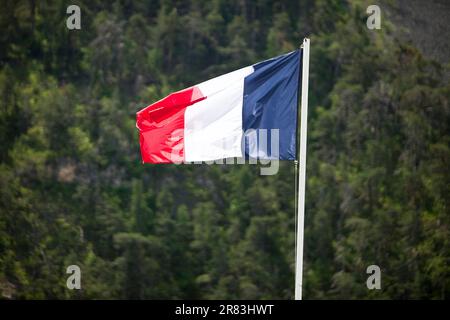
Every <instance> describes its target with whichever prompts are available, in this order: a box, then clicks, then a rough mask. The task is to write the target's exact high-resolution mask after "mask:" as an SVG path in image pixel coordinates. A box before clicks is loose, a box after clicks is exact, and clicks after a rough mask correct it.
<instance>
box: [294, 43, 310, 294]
mask: <svg viewBox="0 0 450 320" xmlns="http://www.w3.org/2000/svg"><path fill="white" fill-rule="evenodd" d="M302 48H303V54H302V98H301V111H300V155H299V170H298V196H297V199H298V205H297V246H296V260H295V261H296V265H295V300H302V280H303V234H304V222H305V221H304V220H305V180H306V134H307V122H308V121H307V119H308V80H309V39H308V38H305V39H304V40H303V44H302Z"/></svg>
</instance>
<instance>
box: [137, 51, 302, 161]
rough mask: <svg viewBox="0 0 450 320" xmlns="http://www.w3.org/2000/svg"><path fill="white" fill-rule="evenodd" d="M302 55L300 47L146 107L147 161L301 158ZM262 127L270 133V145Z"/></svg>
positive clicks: (142, 125) (141, 119)
mask: <svg viewBox="0 0 450 320" xmlns="http://www.w3.org/2000/svg"><path fill="white" fill-rule="evenodd" d="M300 57H301V50H295V51H293V52H290V53H287V54H284V55H281V56H278V57H275V58H272V59H269V60H266V61H263V62H260V63H257V64H255V65H252V66H248V67H244V68H242V69H238V70H236V71H233V72H230V73H227V74H224V75H221V76H219V77H216V78H213V79H211V80H208V81H205V82H202V83H200V84H197V85H195V86H192V87H190V88H187V89H184V90H181V91H177V92H174V93H171V94H169V95H168V96H167V97H165V98H163V99H162V100H159V101H157V102H155V103H153V104H151V105H149V106H147V107H146V108H144V109H142V110H140V111H139V112H138V113H137V115H136V127H137V128H138V130H139V139H140V147H141V155H142V162H143V163H181V162H193V161H212V160H218V159H225V158H233V157H238V158H240V157H252V158H259V159H280V160H294V159H296V154H297V153H296V136H297V134H296V131H297V105H298V98H297V97H298V87H299V83H298V82H299V72H300V71H299V69H300ZM261 129H265V130H261ZM270 130H272V131H270ZM259 131H260V132H266V136H267V141H265V142H264V143H261V137H264V135H261V134H258V132H259ZM271 132H277V134H276V135H271V134H270V133H271ZM274 137H276V138H274ZM271 139H272V140H274V139H276V140H277V141H272V140H271ZM273 142H274V143H278V145H277V150H276V152H274V151H275V150H274V148H273V147H272V143H273ZM268 145H269V146H270V147H269V146H268Z"/></svg>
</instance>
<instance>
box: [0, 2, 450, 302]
mask: <svg viewBox="0 0 450 320" xmlns="http://www.w3.org/2000/svg"><path fill="white" fill-rule="evenodd" d="M401 2H403V5H404V1H400V2H396V1H384V2H382V4H381V9H382V29H381V30H368V29H367V27H366V19H367V14H366V8H367V6H368V5H369V4H371V3H369V2H367V1H362V0H361V1H340V0H329V1H325V0H314V1H313V0H297V1H269V0H256V1H249V0H211V1H201V0H189V1H185V0H183V1H182V0H145V1H131V0H114V1H99V0H90V1H70V2H67V1H62V0H58V1H36V0H2V1H1V7H2V8H1V10H0V26H1V32H0V96H1V99H0V297H1V298H6V299H31V298H35V299H44V298H50V299H67V298H77V299H79V298H85V299H110V298H119V299H126V298H130V299H165V298H168V299H177V298H191V299H200V298H205V299H244V298H246V299H269V298H270V299H290V298H293V295H294V267H295V264H294V263H295V261H294V257H295V251H294V247H295V234H294V230H295V208H294V204H295V202H294V199H295V189H294V165H293V163H291V162H283V163H281V167H280V171H279V173H278V174H277V175H274V176H260V175H259V167H258V166H254V165H233V166H230V165H212V166H211V165H182V166H177V165H142V164H141V163H140V154H139V143H138V134H137V130H136V128H135V113H136V111H137V110H139V109H141V108H143V107H145V106H146V105H148V104H150V103H152V102H154V101H156V100H158V99H160V98H162V97H164V96H165V95H166V94H168V93H169V92H171V91H174V90H179V89H182V88H185V87H187V86H190V85H193V84H196V83H199V82H201V81H204V80H207V79H209V78H211V77H214V76H217V75H220V74H222V73H225V72H229V71H232V70H234V69H236V68H240V67H243V66H246V65H249V64H254V63H256V62H258V61H261V60H264V59H267V58H270V57H272V56H276V55H279V54H282V53H285V52H287V51H290V50H293V49H295V48H296V47H298V45H299V44H300V43H301V42H302V39H303V37H304V36H310V37H311V45H312V48H311V80H310V110H309V114H310V117H309V137H308V163H307V188H306V190H307V195H306V220H305V228H306V230H305V274H304V286H305V287H304V297H305V298H307V299H337V298H341V299H371V298H376V299H419V298H430V299H431V298H434V299H443V298H449V296H450V263H449V262H450V230H449V225H450V212H449V201H450V196H449V195H450V130H449V129H450V106H449V100H450V87H449V83H448V75H449V72H448V71H449V68H448V64H446V63H448V61H442V59H440V60H439V59H437V60H438V61H434V60H432V59H431V58H430V57H429V56H427V57H424V56H423V55H422V53H421V51H419V50H418V49H416V48H415V44H414V42H411V41H409V40H408V39H406V38H405V37H404V36H402V35H401V33H400V32H398V30H400V29H401V28H404V27H401V26H398V25H397V24H394V21H397V20H398V19H397V20H396V19H395V17H397V18H398V15H397V16H395V15H393V18H392V19H390V18H389V16H388V15H386V14H385V12H386V11H385V9H386V10H387V9H389V10H390V11H391V12H393V13H396V12H397V13H398V12H399V10H400V11H401V10H402V7H401ZM71 4H77V5H79V6H80V8H81V30H73V31H69V30H68V29H67V28H66V19H67V17H68V16H69V15H67V14H66V8H67V6H69V5H71ZM446 8H447V9H448V6H447V7H446ZM447 16H448V12H447ZM429 23H431V24H432V23H433V21H431V22H429ZM417 28H420V25H419V26H417ZM402 30H403V29H402ZM427 30H428V29H427ZM403 31H404V30H403ZM407 31H408V30H407ZM402 34H403V35H404V34H406V33H404V32H403V33H402ZM441 34H442V33H441V32H437V33H436V36H441ZM429 37H434V35H433V34H431V35H428V37H427V38H429ZM446 39H447V41H448V37H447V38H446ZM419 47H420V46H419ZM439 48H443V46H442V45H441V46H440V47H439ZM441 51H442V50H441ZM441 51H440V52H438V53H439V57H444V59H446V58H447V59H448V57H449V54H448V52H446V53H445V52H441ZM72 264H77V265H79V266H80V267H81V270H82V278H81V282H82V290H74V291H71V290H68V289H67V288H66V279H67V277H68V275H67V274H66V273H65V271H66V267H67V266H69V265H72ZM371 264H377V265H379V266H380V267H381V270H382V290H372V291H371V290H367V288H366V279H367V277H368V275H367V274H366V268H367V266H369V265H371Z"/></svg>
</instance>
